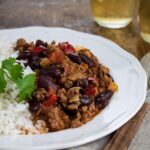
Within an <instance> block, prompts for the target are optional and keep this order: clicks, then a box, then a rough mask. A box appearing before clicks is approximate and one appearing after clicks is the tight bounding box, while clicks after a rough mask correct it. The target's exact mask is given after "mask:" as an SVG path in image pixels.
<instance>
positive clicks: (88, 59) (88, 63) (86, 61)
mask: <svg viewBox="0 0 150 150" xmlns="http://www.w3.org/2000/svg"><path fill="white" fill-rule="evenodd" d="M79 56H80V58H81V60H82V61H83V62H84V63H86V64H87V65H88V66H89V67H94V66H95V64H94V62H93V61H92V60H91V59H90V58H89V57H87V56H86V55H84V54H83V53H79Z"/></svg>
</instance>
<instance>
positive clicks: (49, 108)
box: [15, 38, 118, 132]
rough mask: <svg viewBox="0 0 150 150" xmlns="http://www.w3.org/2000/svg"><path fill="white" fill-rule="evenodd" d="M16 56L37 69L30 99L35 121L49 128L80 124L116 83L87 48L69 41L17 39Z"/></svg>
mask: <svg viewBox="0 0 150 150" xmlns="http://www.w3.org/2000/svg"><path fill="white" fill-rule="evenodd" d="M15 50H18V51H19V56H18V59H21V60H25V61H26V64H25V66H30V67H31V69H32V70H33V71H34V72H35V73H36V78H37V79H36V81H37V88H36V90H35V91H34V92H33V94H32V100H29V101H28V102H29V110H30V111H31V113H32V118H33V120H34V122H36V121H37V120H39V119H40V120H41V119H42V120H43V121H45V122H46V125H47V128H48V129H49V132H52V131H59V130H63V129H67V128H76V127H79V126H81V125H83V124H85V123H87V122H88V121H90V120H91V119H93V118H94V117H95V116H96V115H97V114H98V113H99V112H100V111H101V110H102V109H103V108H105V107H106V106H107V105H108V104H109V101H110V98H111V97H112V95H113V93H114V92H115V91H117V89H118V87H117V85H116V83H115V82H114V80H113V78H112V77H111V75H110V73H109V69H108V68H107V67H105V66H103V65H102V64H100V63H99V61H98V59H97V58H96V57H95V56H94V55H93V54H92V53H91V52H90V51H89V50H88V49H87V48H83V47H82V48H79V47H78V49H76V48H75V47H73V46H72V45H71V44H70V43H68V42H62V43H58V44H57V43H56V42H55V41H52V42H51V43H50V44H48V43H47V42H44V41H42V40H37V41H36V42H35V43H34V42H31V43H27V42H26V40H25V39H22V38H21V39H18V41H17V42H16V47H15Z"/></svg>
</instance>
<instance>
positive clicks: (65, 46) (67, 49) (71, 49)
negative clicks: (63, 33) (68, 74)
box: [59, 42, 75, 54]
mask: <svg viewBox="0 0 150 150" xmlns="http://www.w3.org/2000/svg"><path fill="white" fill-rule="evenodd" d="M59 48H60V49H61V50H62V51H63V52H64V53H65V54H73V53H75V49H74V47H73V46H72V45H71V44H69V43H68V42H64V43H59Z"/></svg>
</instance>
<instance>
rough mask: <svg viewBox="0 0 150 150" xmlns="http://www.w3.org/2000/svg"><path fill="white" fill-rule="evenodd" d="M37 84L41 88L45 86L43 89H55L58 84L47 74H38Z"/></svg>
mask: <svg viewBox="0 0 150 150" xmlns="http://www.w3.org/2000/svg"><path fill="white" fill-rule="evenodd" d="M38 86H39V87H41V88H45V89H48V88H49V87H50V88H52V89H53V90H54V91H56V90H57V88H58V86H57V85H56V84H55V83H54V82H53V81H52V80H51V78H50V77H48V76H39V78H38Z"/></svg>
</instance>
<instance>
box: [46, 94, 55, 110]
mask: <svg viewBox="0 0 150 150" xmlns="http://www.w3.org/2000/svg"><path fill="white" fill-rule="evenodd" d="M56 101H57V95H56V94H55V93H53V94H51V96H50V97H49V99H48V100H46V101H44V102H43V106H44V107H46V108H48V107H50V106H51V105H53V104H54V103H55V102H56Z"/></svg>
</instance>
